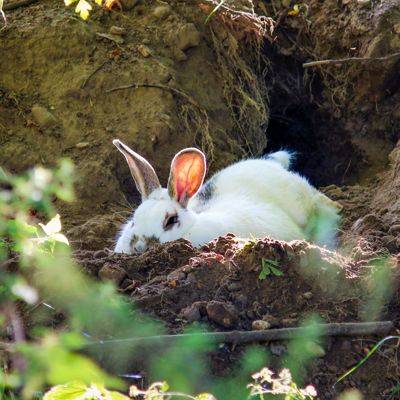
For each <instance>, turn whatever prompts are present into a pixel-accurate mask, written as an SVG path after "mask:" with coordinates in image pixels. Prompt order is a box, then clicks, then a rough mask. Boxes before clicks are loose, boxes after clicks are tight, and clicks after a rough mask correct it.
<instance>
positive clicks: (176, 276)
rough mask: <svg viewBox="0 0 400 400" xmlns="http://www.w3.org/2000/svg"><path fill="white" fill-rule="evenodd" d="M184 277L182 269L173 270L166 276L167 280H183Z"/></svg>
mask: <svg viewBox="0 0 400 400" xmlns="http://www.w3.org/2000/svg"><path fill="white" fill-rule="evenodd" d="M185 278H186V274H185V273H184V272H182V271H173V272H171V273H170V274H169V275H168V276H167V280H169V281H183V280H184V279H185Z"/></svg>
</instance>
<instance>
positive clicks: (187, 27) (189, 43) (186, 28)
mask: <svg viewBox="0 0 400 400" xmlns="http://www.w3.org/2000/svg"><path fill="white" fill-rule="evenodd" d="M171 40H172V42H173V44H174V45H175V46H176V47H177V48H178V49H179V50H181V51H185V50H187V49H190V48H191V47H196V46H198V45H199V44H200V40H201V35H200V32H199V31H198V30H197V28H196V27H195V25H194V24H192V23H189V24H184V25H181V26H180V27H179V28H178V30H177V31H176V32H174V34H173V36H172V38H171Z"/></svg>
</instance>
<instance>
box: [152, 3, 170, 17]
mask: <svg viewBox="0 0 400 400" xmlns="http://www.w3.org/2000/svg"><path fill="white" fill-rule="evenodd" d="M170 13H171V6H169V5H167V4H165V5H161V6H157V7H156V8H154V10H153V15H154V17H156V18H159V19H164V18H165V17H167V16H168V15H169V14H170Z"/></svg>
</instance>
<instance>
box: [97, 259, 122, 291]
mask: <svg viewBox="0 0 400 400" xmlns="http://www.w3.org/2000/svg"><path fill="white" fill-rule="evenodd" d="M99 277H100V278H101V279H103V280H109V281H113V282H114V283H115V284H116V285H117V286H118V285H119V284H120V283H121V282H122V281H123V280H124V279H125V278H126V277H127V274H126V272H125V271H124V270H123V269H122V268H121V267H119V266H118V265H114V264H109V263H107V264H104V265H103V266H102V267H101V269H100V271H99Z"/></svg>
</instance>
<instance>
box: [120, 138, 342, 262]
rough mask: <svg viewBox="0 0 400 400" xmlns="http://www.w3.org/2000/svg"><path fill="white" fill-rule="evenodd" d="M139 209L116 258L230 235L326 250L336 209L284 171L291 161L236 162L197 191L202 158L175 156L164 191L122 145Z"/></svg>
mask: <svg viewBox="0 0 400 400" xmlns="http://www.w3.org/2000/svg"><path fill="white" fill-rule="evenodd" d="M113 143H114V145H115V146H116V147H117V148H118V150H119V151H121V153H122V154H123V155H124V156H125V158H126V160H127V162H128V165H129V168H130V171H131V173H132V176H133V178H134V181H135V183H136V187H137V189H138V190H139V192H140V193H141V195H142V204H141V205H140V206H139V207H138V208H137V209H136V211H135V212H134V214H133V216H132V218H131V219H130V220H129V221H128V222H127V223H126V224H125V225H124V227H123V229H122V232H121V235H120V237H119V239H118V241H117V244H116V246H115V252H118V253H127V254H132V253H134V252H139V253H141V252H143V251H145V250H146V249H147V247H148V244H149V243H150V242H152V241H153V242H161V243H165V242H169V241H172V240H176V239H179V238H185V239H188V240H189V241H190V242H192V243H193V245H194V246H201V245H203V244H205V243H208V242H209V241H210V240H212V239H214V238H216V237H218V236H221V235H225V234H226V233H234V234H235V235H236V236H238V237H242V238H250V237H263V236H270V237H272V238H275V239H280V240H286V241H290V240H294V239H305V240H311V241H314V242H315V243H317V244H320V245H332V244H333V243H334V240H335V234H336V229H337V224H338V221H339V216H338V211H339V210H338V207H337V206H336V204H335V203H334V202H333V201H331V200H330V199H328V198H327V197H326V196H325V195H324V194H322V193H321V192H319V191H318V190H317V189H315V188H314V187H312V186H311V185H310V184H309V183H308V182H307V180H306V179H305V178H303V177H301V176H300V175H298V174H296V173H294V172H290V171H288V168H289V166H290V158H291V155H290V153H288V152H286V151H278V152H276V153H273V154H270V155H269V156H268V157H266V158H260V159H249V160H244V161H240V162H237V163H235V164H233V165H231V166H229V167H227V168H225V169H223V170H221V171H219V172H218V173H216V174H215V175H214V176H213V177H212V178H211V179H210V180H209V181H208V182H206V183H205V184H204V185H203V180H204V176H205V173H206V159H205V156H204V154H203V153H202V152H201V151H200V150H197V149H195V148H188V149H184V150H182V151H180V152H179V153H178V154H176V156H175V157H174V159H173V160H172V164H171V171H170V176H169V181H168V189H164V188H162V187H161V185H160V183H159V180H158V178H157V175H156V173H155V171H154V169H153V167H152V166H151V165H150V164H149V162H148V161H146V160H145V159H144V158H143V157H141V156H140V155H139V154H137V153H135V152H134V151H132V150H131V149H130V148H129V147H128V146H126V145H125V144H123V143H122V142H121V141H120V140H118V139H115V140H113Z"/></svg>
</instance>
